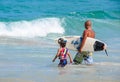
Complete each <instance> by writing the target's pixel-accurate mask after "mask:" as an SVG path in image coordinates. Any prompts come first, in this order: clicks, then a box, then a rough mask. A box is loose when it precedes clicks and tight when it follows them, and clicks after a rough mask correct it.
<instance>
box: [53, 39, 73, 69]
mask: <svg viewBox="0 0 120 82" xmlns="http://www.w3.org/2000/svg"><path fill="white" fill-rule="evenodd" d="M58 43H59V45H60V48H59V49H58V51H57V54H56V56H55V57H54V59H53V62H54V61H55V60H56V58H57V57H59V59H60V62H59V64H58V67H64V66H66V65H67V56H69V59H70V63H72V57H71V55H70V53H69V50H68V48H66V41H65V40H64V39H62V38H60V39H59V40H58Z"/></svg>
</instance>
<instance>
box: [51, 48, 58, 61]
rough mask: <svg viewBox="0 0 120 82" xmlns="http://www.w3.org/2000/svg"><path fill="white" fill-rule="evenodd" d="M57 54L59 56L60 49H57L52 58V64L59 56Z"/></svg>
mask: <svg viewBox="0 0 120 82" xmlns="http://www.w3.org/2000/svg"><path fill="white" fill-rule="evenodd" d="M59 54H60V49H58V51H57V54H56V55H55V57H54V59H53V60H52V62H54V61H55V60H56V58H57V57H58V56H59Z"/></svg>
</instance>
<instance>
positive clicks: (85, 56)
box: [74, 20, 95, 64]
mask: <svg viewBox="0 0 120 82" xmlns="http://www.w3.org/2000/svg"><path fill="white" fill-rule="evenodd" d="M87 37H91V38H95V32H94V31H93V30H92V23H91V21H89V20H88V21H86V22H85V30H84V32H83V39H82V42H81V44H80V49H79V50H78V53H77V54H76V56H75V58H74V62H75V63H76V64H79V63H80V64H81V63H82V61H83V60H84V61H85V63H86V64H92V63H93V59H92V52H87V51H86V52H85V51H84V52H83V51H82V48H83V46H84V44H85V41H86V39H87Z"/></svg>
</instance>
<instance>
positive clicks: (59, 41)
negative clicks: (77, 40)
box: [58, 38, 66, 47]
mask: <svg viewBox="0 0 120 82" xmlns="http://www.w3.org/2000/svg"><path fill="white" fill-rule="evenodd" d="M58 43H59V44H60V46H61V47H65V46H66V41H65V40H64V39H63V38H59V39H58Z"/></svg>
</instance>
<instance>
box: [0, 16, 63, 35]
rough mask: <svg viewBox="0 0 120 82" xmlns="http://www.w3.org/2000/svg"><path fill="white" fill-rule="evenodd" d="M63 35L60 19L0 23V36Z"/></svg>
mask: <svg viewBox="0 0 120 82" xmlns="http://www.w3.org/2000/svg"><path fill="white" fill-rule="evenodd" d="M49 33H61V34H63V33H64V28H63V27H62V19H59V18H43V19H37V20H32V21H17V22H0V36H16V37H35V36H46V35H48V34H49Z"/></svg>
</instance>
